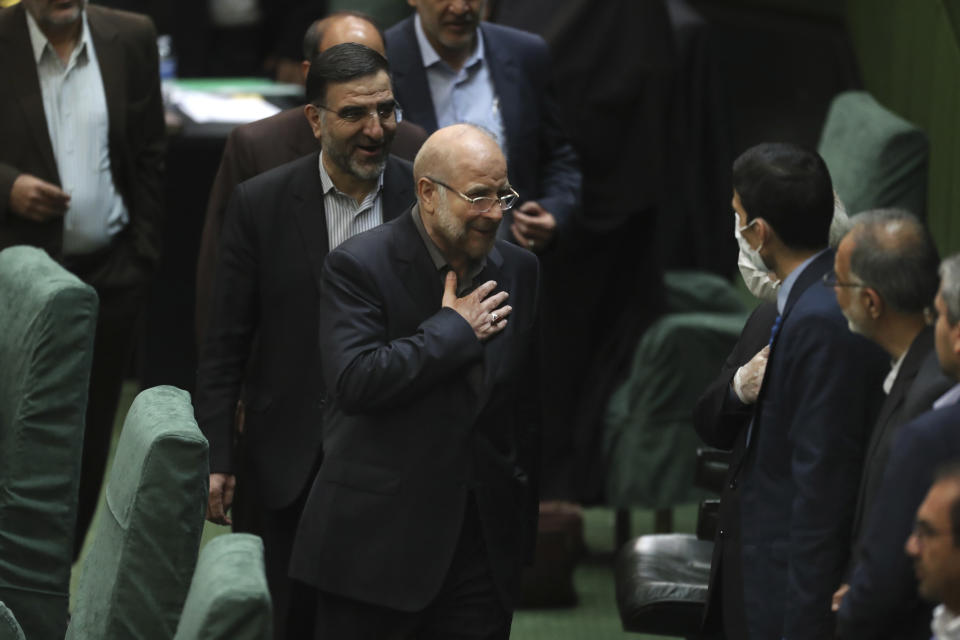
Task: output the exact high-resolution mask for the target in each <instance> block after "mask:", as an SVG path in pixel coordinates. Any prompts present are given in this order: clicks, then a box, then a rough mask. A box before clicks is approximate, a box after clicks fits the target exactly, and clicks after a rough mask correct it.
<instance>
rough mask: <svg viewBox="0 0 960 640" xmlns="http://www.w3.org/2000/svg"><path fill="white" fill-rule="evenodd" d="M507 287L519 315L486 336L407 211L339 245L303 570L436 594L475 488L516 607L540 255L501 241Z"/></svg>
mask: <svg viewBox="0 0 960 640" xmlns="http://www.w3.org/2000/svg"><path fill="white" fill-rule="evenodd" d="M489 279H493V280H496V282H497V283H498V289H503V290H506V291H508V292H509V294H510V304H511V305H512V306H513V312H512V313H511V315H510V317H509V320H508V324H507V327H506V328H505V329H504V330H503V331H502V332H501V333H499V334H497V335H496V336H494V337H492V338H490V339H489V340H487V341H486V342H483V343H481V342H479V341H478V340H477V338H476V336H475V335H474V332H473V329H472V328H471V327H470V325H469V324H468V323H467V322H466V321H465V320H464V319H463V318H462V317H461V316H460V315H459V314H458V313H456V312H455V311H453V310H452V309H448V308H441V305H440V303H441V298H442V286H441V274H440V273H439V272H438V271H437V269H436V267H435V266H434V264H433V262H432V261H431V259H430V256H429V254H428V253H427V249H426V247H425V245H424V242H423V240H422V239H421V237H420V235H419V234H418V233H417V230H416V227H415V226H414V222H413V219H412V217H411V215H410V214H409V213H407V214H404V215H403V216H402V217H400V218H399V219H397V220H396V221H394V222H392V223H389V224H385V225H382V226H381V227H379V228H377V229H374V230H372V231H369V232H367V233H363V234H360V235H358V236H356V237H354V238H351V239H350V240H348V241H347V242H345V243H343V244H342V245H341V246H340V247H338V248H337V249H336V250H335V251H333V252H331V253H330V255H329V256H328V257H327V262H326V265H325V266H324V275H323V292H322V295H321V302H320V309H321V313H320V347H321V353H322V358H323V368H324V380H325V382H326V385H327V389H328V392H329V403H328V411H327V413H326V416H325V420H324V428H323V447H324V456H325V457H324V462H323V465H321V467H320V471H319V473H318V474H317V479H316V481H315V482H314V485H313V489H312V490H311V493H310V497H309V498H308V501H307V505H306V507H305V508H304V514H303V517H302V519H301V522H300V528H299V531H298V533H297V540H296V543H295V546H294V553H293V558H292V560H291V575H292V576H293V577H295V578H299V579H301V580H303V581H305V582H308V583H311V584H314V585H316V586H318V587H319V588H320V589H322V590H323V591H326V592H330V593H334V594H339V595H341V596H345V597H348V598H352V599H356V600H361V601H364V602H369V603H373V604H376V605H380V606H384V607H389V608H392V609H398V610H402V611H418V610H421V609H423V608H424V607H426V606H427V604H428V603H429V602H430V601H431V600H432V599H433V598H434V597H435V596H436V595H437V593H438V592H439V590H440V588H441V585H442V583H443V581H444V577H445V576H446V574H447V570H448V569H449V566H450V561H451V559H452V557H453V553H454V550H455V548H456V545H457V540H458V538H459V535H460V528H461V523H462V522H463V517H464V513H465V509H466V506H467V504H468V494H469V493H470V492H472V493H473V495H474V496H475V498H476V505H477V507H478V510H479V515H480V521H481V524H482V536H483V540H484V547H485V549H486V551H487V558H488V561H489V567H490V573H491V575H492V578H493V580H494V582H495V583H496V584H497V586H498V589H499V592H500V595H501V597H502V599H503V602H504V604H505V605H506V606H508V607H512V605H513V603H514V601H515V597H516V591H517V587H518V582H519V571H520V566H521V564H522V560H523V559H524V556H525V555H526V554H527V553H528V552H529V544H527V543H525V541H529V540H531V538H532V535H531V534H532V532H533V531H534V530H535V526H536V514H537V497H536V476H537V461H536V458H537V456H536V451H537V437H538V433H539V420H540V418H539V416H540V411H539V406H538V403H539V399H538V398H537V397H536V394H531V393H529V390H530V381H531V380H536V362H537V359H536V353H535V349H536V344H537V322H536V318H537V306H538V286H539V285H538V279H539V270H538V265H537V260H536V258H535V257H534V256H533V254H531V253H529V252H527V251H526V250H523V249H520V248H518V247H516V246H514V245H511V244H509V243H506V242H503V241H497V243H496V245H495V247H494V248H493V250H492V251H491V252H490V254H489V255H488V257H487V265H486V267H485V268H484V270H483V272H481V274H480V275H479V276H478V277H477V279H476V282H485V281H486V280H489Z"/></svg>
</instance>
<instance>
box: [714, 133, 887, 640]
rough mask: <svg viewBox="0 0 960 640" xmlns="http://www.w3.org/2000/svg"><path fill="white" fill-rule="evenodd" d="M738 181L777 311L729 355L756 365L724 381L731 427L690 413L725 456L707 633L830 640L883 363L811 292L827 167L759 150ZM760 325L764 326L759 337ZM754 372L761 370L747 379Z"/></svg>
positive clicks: (792, 152) (824, 251)
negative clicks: (728, 454)
mask: <svg viewBox="0 0 960 640" xmlns="http://www.w3.org/2000/svg"><path fill="white" fill-rule="evenodd" d="M733 178H734V179H733V183H734V197H733V207H734V209H735V210H736V212H737V218H738V219H737V227H736V230H737V233H738V234H739V235H740V236H741V237H742V240H741V241H740V244H741V247H742V249H743V253H744V255H745V257H746V258H747V260H749V262H750V264H751V266H752V267H755V268H756V270H757V271H762V272H763V273H764V275H765V274H766V273H767V272H772V273H774V274H775V275H776V278H777V279H778V280H781V281H782V284H781V285H780V287H779V289H778V291H777V295H776V304H773V303H764V304H762V305H761V306H760V307H758V309H757V311H755V312H754V314H753V315H752V316H751V318H750V320H749V321H748V324H747V326H746V327H745V329H744V332H743V335H742V336H741V342H740V343H739V344H738V348H737V350H740V351H741V353H740V354H736V355H741V356H744V357H745V358H749V357H750V354H751V353H756V354H757V355H756V356H754V357H753V359H752V362H751V363H749V364H748V366H747V367H744V368H742V369H741V370H740V374H739V376H736V375H731V377H730V378H727V380H728V381H729V382H728V384H729V386H728V387H727V389H729V391H727V392H726V394H725V397H724V399H723V405H722V406H721V407H720V410H721V413H725V414H726V415H727V416H732V417H736V418H738V419H734V418H732V417H731V418H722V419H720V420H717V419H715V418H714V419H713V420H711V419H710V418H709V416H708V415H707V412H706V411H705V409H706V408H707V406H706V404H705V402H704V399H702V400H701V402H700V403H699V404H698V407H697V414H696V426H697V428H698V431H699V433H700V435H701V437H702V438H703V439H704V440H705V441H706V442H707V443H708V444H711V445H713V446H721V447H724V448H731V449H733V452H734V453H733V462H732V464H731V470H730V473H729V475H728V478H727V486H726V487H725V488H724V491H723V495H722V498H721V507H720V527H719V530H718V535H717V540H716V547H715V552H714V559H713V563H712V569H711V582H710V594H709V597H708V604H707V610H706V614H705V628H706V630H707V631H712V632H722V633H723V634H724V635H725V636H726V637H728V638H763V639H766V638H790V639H794V638H822V637H829V635H830V634H832V631H833V620H832V619H831V615H830V610H829V606H830V597H831V595H832V593H833V590H834V589H835V584H836V583H835V582H834V581H835V580H837V579H838V578H839V577H840V574H841V572H842V570H843V568H844V566H845V564H846V561H847V556H848V553H849V549H848V546H847V545H846V544H844V543H842V542H841V541H843V540H845V539H846V536H847V535H849V527H850V521H851V519H852V512H853V505H854V502H855V500H856V492H857V487H858V484H859V477H860V474H859V466H858V464H859V461H860V458H861V456H862V452H863V449H864V447H865V444H866V438H867V433H868V431H867V430H868V428H869V426H871V425H872V423H873V421H874V418H875V413H876V409H877V407H878V406H879V404H880V403H879V393H880V382H881V379H882V373H883V356H882V354H881V352H880V351H879V350H878V349H877V348H876V346H875V345H872V344H870V343H869V342H867V341H866V340H864V339H862V338H860V337H858V336H853V335H851V334H850V333H849V332H848V331H847V330H846V322H845V320H844V318H843V315H842V314H841V313H840V309H839V307H838V306H837V303H836V300H835V298H834V297H833V295H832V293H831V292H830V291H829V290H828V289H826V288H825V287H823V286H822V284H821V283H820V282H819V280H820V278H821V276H822V275H823V273H825V272H827V271H829V270H830V267H831V266H832V264H833V253H832V251H831V250H830V249H828V248H827V240H828V234H829V227H830V222H831V218H832V214H833V208H834V207H833V200H834V199H833V192H832V187H831V184H830V177H829V174H828V172H827V169H826V166H825V164H824V163H823V160H822V159H821V158H820V157H819V156H817V155H816V154H815V153H811V152H808V151H805V150H803V149H800V148H798V147H794V146H792V145H786V144H764V145H759V146H757V147H754V148H752V149H750V150H748V151H747V152H745V153H744V154H743V155H742V156H741V157H740V158H738V159H737V161H736V163H734V171H733ZM758 281H761V282H762V280H758ZM764 325H766V326H768V327H769V326H770V325H772V331H771V332H769V333H767V335H764V333H765V332H764V331H763V328H764ZM751 343H752V344H751ZM767 343H769V346H768V347H763V348H762V349H761V348H759V347H762V346H763V345H764V344H767ZM751 348H752V349H753V350H752V351H751V350H750V349H751ZM737 350H735V352H736V351H737ZM758 351H759V353H758ZM765 360H768V361H769V365H766V364H765V363H764V361H765ZM742 361H743V360H741V362H742ZM751 364H752V365H755V366H753V367H752V368H753V369H754V370H755V371H756V370H759V369H764V368H765V369H766V370H765V372H764V373H763V374H762V375H756V374H755V373H754V374H753V375H748V374H749V371H750V369H751ZM751 403H752V404H751ZM714 408H716V407H714ZM701 418H705V419H701ZM717 426H719V427H720V429H719V430H718V429H716V427H717ZM831 583H833V584H831Z"/></svg>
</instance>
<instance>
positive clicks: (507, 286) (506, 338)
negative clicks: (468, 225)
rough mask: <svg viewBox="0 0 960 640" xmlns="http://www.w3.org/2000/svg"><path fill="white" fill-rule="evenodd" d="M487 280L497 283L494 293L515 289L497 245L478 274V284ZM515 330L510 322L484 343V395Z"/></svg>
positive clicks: (491, 385) (493, 379)
mask: <svg viewBox="0 0 960 640" xmlns="http://www.w3.org/2000/svg"><path fill="white" fill-rule="evenodd" d="M487 280H493V281H495V282H496V283H497V288H496V289H495V290H494V293H496V292H497V291H507V292H509V291H511V290H513V282H512V281H511V280H510V278H508V277H507V275H506V274H505V273H504V272H503V255H502V254H501V253H500V251H499V249H497V247H496V245H494V247H493V249H492V250H491V251H490V253H489V254H488V255H487V264H486V266H484V268H483V271H481V272H480V274H479V275H478V276H477V278H476V280H475V282H476V283H477V284H483V283H484V282H486V281H487ZM491 295H493V294H491ZM509 302H510V301H509V300H507V304H509ZM513 330H514V325H513V324H511V323H510V322H508V323H507V327H506V328H505V329H504V330H503V331H501V332H500V333H498V334H497V335H495V336H493V337H491V338H489V339H488V340H487V341H486V342H485V343H484V345H483V394H484V396H486V395H488V394H489V393H490V390H491V389H492V388H493V382H494V381H495V380H496V374H497V371H498V370H499V367H500V363H501V362H502V361H503V350H504V349H505V348H506V347H507V345H509V344H510V341H511V336H512V335H513ZM485 405H486V399H485V398H484V400H483V402H481V403H480V405H479V406H485Z"/></svg>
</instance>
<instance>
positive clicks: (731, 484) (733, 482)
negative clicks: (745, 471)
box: [730, 479, 737, 489]
mask: <svg viewBox="0 0 960 640" xmlns="http://www.w3.org/2000/svg"><path fill="white" fill-rule="evenodd" d="M730 488H731V489H736V488H737V481H736V479H734V480H731V481H730Z"/></svg>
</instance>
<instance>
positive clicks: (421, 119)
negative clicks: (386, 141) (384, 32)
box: [389, 17, 437, 133]
mask: <svg viewBox="0 0 960 640" xmlns="http://www.w3.org/2000/svg"><path fill="white" fill-rule="evenodd" d="M400 33H401V36H402V39H403V41H404V42H403V44H402V46H400V47H392V48H391V49H390V51H389V55H390V66H391V68H392V70H393V77H394V84H395V85H396V87H397V88H398V91H397V92H398V93H400V91H399V87H404V91H403V95H402V96H400V106H401V108H402V109H403V111H404V113H405V114H406V115H407V119H409V120H410V121H411V122H414V123H416V124H419V125H420V126H421V127H423V128H424V129H426V130H427V133H431V132H433V131H436V130H437V113H436V110H435V109H434V107H433V97H432V94H431V93H430V85H429V84H428V83H427V70H426V69H424V68H423V56H422V55H421V53H420V45H419V43H418V42H417V34H416V31H415V30H414V26H413V17H410V18H408V19H407V21H406V22H405V23H404V24H403V25H402V31H401V32H400Z"/></svg>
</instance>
